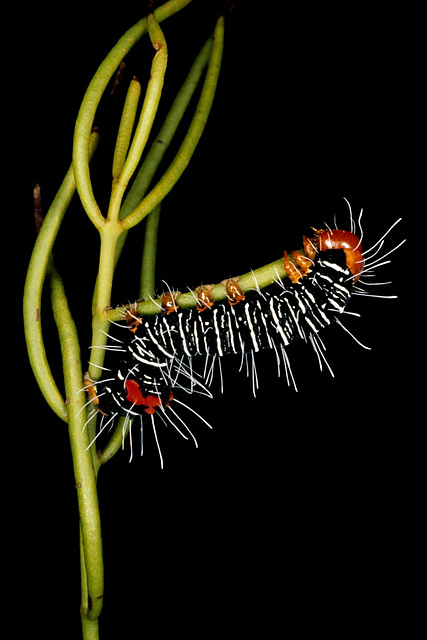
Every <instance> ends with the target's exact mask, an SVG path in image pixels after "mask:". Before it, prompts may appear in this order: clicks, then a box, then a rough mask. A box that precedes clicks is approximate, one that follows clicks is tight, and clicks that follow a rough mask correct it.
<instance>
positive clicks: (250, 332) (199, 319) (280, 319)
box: [129, 251, 352, 362]
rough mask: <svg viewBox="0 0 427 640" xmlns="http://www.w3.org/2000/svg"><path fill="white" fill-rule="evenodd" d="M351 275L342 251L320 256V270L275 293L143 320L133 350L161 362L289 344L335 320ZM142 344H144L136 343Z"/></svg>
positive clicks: (348, 293)
mask: <svg viewBox="0 0 427 640" xmlns="http://www.w3.org/2000/svg"><path fill="white" fill-rule="evenodd" d="M351 289H352V278H351V274H350V272H349V271H348V269H347V267H346V266H345V257H344V254H343V253H342V252H341V251H330V252H326V253H324V254H322V255H321V257H319V258H318V260H317V261H316V269H315V270H313V272H312V273H309V274H308V275H307V276H306V277H304V278H301V279H300V280H299V281H298V282H297V283H295V284H291V283H289V284H288V285H285V284H284V283H283V284H281V285H276V293H270V292H269V291H268V290H263V291H253V292H250V293H248V294H247V295H246V299H245V300H244V301H242V302H239V303H238V304H236V305H234V306H231V305H230V304H228V302H227V301H225V302H222V303H217V304H215V305H214V306H213V307H212V308H211V309H206V310H205V311H203V312H199V311H198V310H197V309H195V308H194V309H187V310H181V309H177V310H176V311H175V312H173V313H171V314H169V315H158V316H150V317H148V316H147V317H145V318H143V319H142V324H141V326H140V327H139V328H138V330H137V332H136V335H135V341H134V342H132V344H131V345H130V346H129V349H130V351H131V352H132V353H136V351H138V350H140V351H141V353H140V356H139V357H142V352H144V354H145V357H146V358H147V359H149V358H153V357H154V359H155V360H157V361H158V362H159V361H161V360H162V359H164V358H173V357H176V356H183V355H184V356H188V357H189V358H191V357H194V356H198V355H218V356H220V357H221V356H225V355H229V354H241V353H247V352H250V351H253V352H258V351H260V350H262V349H269V348H272V347H273V344H275V345H279V344H282V345H283V346H287V345H289V344H290V343H291V342H293V341H294V340H299V339H306V338H307V337H308V335H309V334H310V333H317V332H318V331H320V330H321V329H323V328H324V327H326V326H327V325H329V324H331V322H332V321H333V320H334V318H335V316H336V315H337V314H340V313H342V312H343V311H344V309H345V307H346V306H347V304H348V301H349V300H350V296H351ZM137 343H139V344H137Z"/></svg>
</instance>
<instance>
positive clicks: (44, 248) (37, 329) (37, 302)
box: [23, 133, 99, 421]
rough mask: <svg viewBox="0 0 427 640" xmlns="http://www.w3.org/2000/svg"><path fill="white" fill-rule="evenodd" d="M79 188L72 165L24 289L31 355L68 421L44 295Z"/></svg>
mask: <svg viewBox="0 0 427 640" xmlns="http://www.w3.org/2000/svg"><path fill="white" fill-rule="evenodd" d="M98 140H99V135H98V134H97V133H92V135H91V137H90V145H89V159H90V158H91V157H92V155H93V153H94V151H95V149H96V146H97V144H98ZM75 190H76V184H75V181H74V173H73V168H72V167H70V168H69V170H68V172H67V174H66V176H65V178H64V180H63V182H62V184H61V186H60V188H59V190H58V193H57V194H56V196H55V198H54V200H53V202H52V204H51V206H50V208H49V211H48V212H47V214H46V217H45V218H44V221H43V224H42V226H41V227H40V231H39V233H38V236H37V238H36V242H35V245H34V249H33V253H32V255H31V259H30V263H29V266H28V272H27V277H26V281H25V288H24V301H23V302H24V328H25V338H26V342H27V349H28V356H29V359H30V364H31V367H32V369H33V372H34V375H35V378H36V380H37V383H38V385H39V387H40V389H41V392H42V394H43V395H44V397H45V399H46V401H47V402H48V404H49V406H50V407H51V408H52V409H53V411H54V412H55V413H56V414H57V415H58V416H59V417H60V418H61V419H62V420H64V421H67V420H68V414H67V409H66V406H65V404H64V400H63V398H62V395H61V394H60V392H59V390H58V387H57V385H56V382H55V380H54V379H53V376H52V372H51V369H50V366H49V363H48V361H47V356H46V351H45V347H44V342H43V333H42V325H41V298H42V291H43V284H44V281H45V277H46V271H47V268H48V263H49V259H50V256H51V253H52V248H53V245H54V242H55V239H56V236H57V234H58V231H59V228H60V226H61V223H62V220H63V217H64V215H65V212H66V210H67V208H68V206H69V204H70V202H71V199H72V197H73V195H74V192H75Z"/></svg>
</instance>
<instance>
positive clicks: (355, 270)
mask: <svg viewBox="0 0 427 640" xmlns="http://www.w3.org/2000/svg"><path fill="white" fill-rule="evenodd" d="M317 246H318V248H319V251H328V250H329V249H342V250H343V251H344V253H345V255H346V259H345V261H346V264H347V267H348V268H349V270H350V272H351V273H352V274H353V275H354V276H355V278H354V281H355V282H357V280H359V278H360V275H361V272H362V271H363V256H362V245H361V244H360V240H359V238H358V237H357V236H355V235H354V233H350V231H342V230H341V229H333V230H330V231H319V232H318V235H317Z"/></svg>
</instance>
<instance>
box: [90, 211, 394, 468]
mask: <svg viewBox="0 0 427 640" xmlns="http://www.w3.org/2000/svg"><path fill="white" fill-rule="evenodd" d="M395 224H396V223H395ZM393 226H394V225H393ZM361 235H362V234H360V236H361ZM385 235H386V234H385ZM383 237H384V236H383ZM382 242H383V238H381V239H380V241H379V242H378V243H377V244H376V245H374V247H377V246H379V248H381V247H382ZM303 244H304V253H301V252H292V254H291V256H292V260H291V258H290V257H289V256H288V254H287V253H286V252H285V254H284V258H283V265H284V268H285V270H286V272H287V275H288V277H287V278H285V279H283V280H279V279H278V280H277V282H276V284H275V285H271V286H270V287H268V288H266V289H263V290H261V289H259V287H256V288H255V290H253V291H249V292H242V291H241V290H240V288H239V285H238V279H230V280H229V281H224V284H225V285H226V288H227V296H228V299H226V300H224V301H223V302H215V303H214V302H213V301H212V299H211V297H210V290H211V287H210V286H202V287H199V288H198V289H196V292H197V296H198V300H197V305H196V306H195V307H193V308H190V309H180V308H179V306H178V305H177V303H176V297H177V294H178V292H169V293H168V294H166V295H165V296H164V297H163V298H162V312H161V313H159V314H157V315H151V316H142V317H141V316H139V315H138V314H137V313H136V312H135V311H132V309H129V310H128V312H127V315H126V318H125V319H124V320H123V322H120V323H116V324H119V326H120V328H121V329H122V331H120V332H119V335H118V337H117V338H114V342H113V343H112V345H111V350H112V351H114V352H115V353H114V354H111V355H112V358H111V362H110V366H109V368H108V371H109V374H108V376H107V377H106V378H104V379H103V380H101V381H99V382H97V383H96V385H95V384H94V383H93V382H92V381H90V380H89V381H87V382H86V388H87V390H88V391H89V396H90V401H91V402H93V403H94V405H95V409H96V411H99V412H101V414H102V419H103V420H104V422H105V425H104V426H102V424H101V430H103V429H105V426H107V425H109V424H111V423H112V421H113V420H114V419H115V418H116V417H117V416H123V417H125V418H126V421H131V420H133V419H134V418H137V417H138V416H139V418H140V421H141V429H142V420H143V416H145V419H146V418H147V416H149V417H150V418H149V419H151V422H152V426H153V429H154V433H155V435H156V430H155V421H154V417H155V416H159V418H160V420H161V421H163V422H170V423H171V424H173V426H174V427H175V428H177V429H178V431H180V433H181V435H183V436H184V437H186V436H185V433H187V432H189V429H188V427H187V426H186V424H185V422H184V421H183V420H182V419H181V418H180V417H179V416H178V415H177V413H176V412H175V410H174V409H173V408H172V407H171V403H172V401H175V402H176V403H178V404H181V405H183V404H184V403H182V402H181V401H180V400H178V399H176V398H175V397H174V392H175V390H176V389H184V390H185V391H187V392H190V393H192V392H193V391H195V390H197V391H199V392H201V393H205V394H206V395H211V393H210V391H209V389H208V387H209V385H210V382H211V380H212V375H213V369H214V366H215V363H218V364H219V366H220V361H221V358H222V357H224V356H229V355H237V356H240V358H242V360H243V358H247V357H248V354H249V355H251V356H252V357H253V355H254V354H256V353H257V352H259V351H261V350H264V349H273V350H274V351H275V352H276V357H277V358H282V360H283V363H284V366H285V370H286V372H287V377H288V382H290V381H292V383H293V385H294V386H295V388H296V385H295V381H294V380H293V376H292V372H291V369H290V365H289V359H288V356H287V354H286V348H287V346H288V345H289V344H291V343H292V342H294V341H296V340H304V341H306V342H308V343H311V344H312V346H313V347H314V349H315V351H316V352H317V354H318V355H319V360H320V359H321V358H323V359H324V360H325V361H326V359H325V356H324V353H323V345H322V342H321V340H320V339H319V338H318V333H319V332H320V331H321V330H322V329H324V328H325V327H327V326H329V325H331V324H332V323H334V322H338V323H339V324H341V323H340V321H339V319H338V318H339V316H341V315H342V314H343V313H344V312H345V309H346V307H347V305H348V303H349V301H350V299H351V296H352V293H353V292H354V291H355V289H356V288H360V287H359V285H357V284H356V283H357V282H358V281H359V279H360V277H361V275H362V274H363V273H364V271H366V270H370V269H371V268H372V267H373V265H374V264H378V262H379V260H380V259H375V260H374V259H373V258H372V259H368V261H366V260H365V258H364V254H363V252H362V246H361V237H358V236H357V235H356V234H354V233H352V232H348V231H344V230H339V229H334V230H330V229H329V230H327V231H316V235H315V237H314V238H311V239H307V238H305V237H304V241H303ZM398 246H400V245H398ZM374 247H372V248H371V249H370V250H369V251H372V250H373V249H374ZM395 248H397V247H395ZM367 253H368V252H367ZM381 264H383V263H382V262H381ZM344 328H345V327H344ZM362 346H363V345H362ZM201 357H204V360H205V366H204V371H203V373H202V374H196V373H195V372H194V369H193V360H194V359H201ZM175 402H174V404H175ZM184 406H185V407H186V408H187V409H189V410H190V411H193V409H192V408H191V407H189V406H188V405H184ZM193 412H194V411H193ZM197 415H198V414H197ZM199 417H200V418H201V420H203V421H204V422H206V421H205V420H204V418H202V417H201V416H199ZM177 420H178V421H179V422H180V424H182V425H184V427H185V430H186V431H184V432H183V431H182V427H181V426H178V425H177ZM206 424H208V423H206ZM208 426H210V425H208ZM190 435H191V436H192V437H193V439H194V441H195V442H196V440H195V438H194V436H193V434H192V433H191V432H190ZM156 440H157V444H158V439H157V435H156ZM196 445H197V442H196ZM158 447H159V445H158ZM159 453H160V458H161V463H162V466H163V461H162V457H161V452H160V447H159Z"/></svg>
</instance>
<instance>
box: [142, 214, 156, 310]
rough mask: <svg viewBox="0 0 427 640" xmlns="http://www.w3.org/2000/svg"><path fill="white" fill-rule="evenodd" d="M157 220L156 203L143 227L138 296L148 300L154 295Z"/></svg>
mask: <svg viewBox="0 0 427 640" xmlns="http://www.w3.org/2000/svg"><path fill="white" fill-rule="evenodd" d="M159 220H160V204H158V205H157V207H156V208H155V209H154V210H153V211H152V212H151V213H150V215H149V216H148V218H147V223H146V227H145V237H144V248H143V252H142V265H141V284H140V290H139V297H140V298H141V300H149V299H150V298H153V297H154V290H155V275H156V254H157V232H158V228H159Z"/></svg>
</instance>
